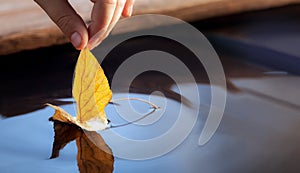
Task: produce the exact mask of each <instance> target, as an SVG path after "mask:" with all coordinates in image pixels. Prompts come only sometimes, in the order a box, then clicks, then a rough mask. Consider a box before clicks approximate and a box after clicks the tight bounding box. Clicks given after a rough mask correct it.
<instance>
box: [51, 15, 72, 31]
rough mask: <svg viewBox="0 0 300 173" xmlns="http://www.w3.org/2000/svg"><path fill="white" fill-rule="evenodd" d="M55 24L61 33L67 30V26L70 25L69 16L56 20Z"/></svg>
mask: <svg viewBox="0 0 300 173" xmlns="http://www.w3.org/2000/svg"><path fill="white" fill-rule="evenodd" d="M55 23H56V24H57V25H58V26H59V27H60V28H61V30H62V31H63V32H66V31H67V30H68V26H69V25H70V23H71V16H70V15H63V16H59V17H57V18H56V20H55Z"/></svg>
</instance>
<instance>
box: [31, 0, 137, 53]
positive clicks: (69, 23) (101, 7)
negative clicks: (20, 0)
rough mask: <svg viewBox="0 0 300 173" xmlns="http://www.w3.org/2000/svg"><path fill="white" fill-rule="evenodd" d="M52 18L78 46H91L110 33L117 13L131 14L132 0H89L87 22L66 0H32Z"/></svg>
mask: <svg viewBox="0 0 300 173" xmlns="http://www.w3.org/2000/svg"><path fill="white" fill-rule="evenodd" d="M34 1H35V2H36V3H37V4H39V6H40V7H41V8H42V9H43V10H44V11H45V12H46V13H47V14H48V16H49V17H50V18H51V19H52V20H53V22H54V23H55V24H56V25H57V26H58V27H59V28H60V29H61V31H62V32H63V33H64V34H65V35H66V36H67V37H68V38H69V39H70V41H71V43H72V44H73V46H74V47H75V48H76V49H78V50H81V49H83V48H85V47H87V48H88V49H93V48H94V47H96V46H97V45H99V44H100V43H101V42H102V41H103V40H104V39H105V38H106V37H107V36H108V34H109V33H110V31H111V30H112V29H113V27H114V26H115V24H116V23H117V22H118V20H119V19H120V17H121V16H123V17H129V16H131V14H132V8H133V4H134V0H91V1H92V2H93V3H94V6H93V9H92V12H91V23H90V25H89V26H86V24H85V22H84V21H83V19H82V18H81V17H80V16H79V15H78V14H77V12H76V11H75V10H74V9H73V7H72V6H71V5H70V4H69V2H68V1H67V0H50V1H49V0H34Z"/></svg>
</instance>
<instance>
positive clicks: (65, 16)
mask: <svg viewBox="0 0 300 173" xmlns="http://www.w3.org/2000/svg"><path fill="white" fill-rule="evenodd" d="M35 2H37V3H38V4H39V5H40V6H41V8H43V9H44V10H45V12H46V13H47V14H48V15H49V17H50V18H51V19H52V20H53V22H54V23H55V24H56V25H57V26H58V27H59V28H60V29H61V31H62V32H63V33H64V34H65V35H66V36H67V37H68V38H69V39H70V41H71V42H72V44H73V45H74V47H75V48H76V49H83V48H84V47H85V46H86V45H87V42H88V32H87V27H86V25H85V23H84V21H83V20H82V18H81V17H80V16H79V15H78V14H77V13H76V12H75V10H74V9H73V8H72V6H71V5H70V4H69V3H68V1H65V0H51V1H47V0H35Z"/></svg>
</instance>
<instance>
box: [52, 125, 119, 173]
mask: <svg viewBox="0 0 300 173" xmlns="http://www.w3.org/2000/svg"><path fill="white" fill-rule="evenodd" d="M53 128H54V132H55V135H54V142H53V148H52V154H51V157H50V158H51V159H54V158H57V157H58V156H59V152H60V150H62V149H63V148H64V147H65V146H66V145H67V144H68V143H70V142H72V141H73V140H75V141H76V146H77V150H78V152H77V165H78V169H79V171H80V172H81V173H87V172H90V173H111V172H113V167H114V157H113V155H112V151H111V149H110V148H109V147H108V146H107V145H106V144H105V142H104V140H103V139H102V137H101V136H100V135H99V134H98V133H97V132H92V131H91V132H89V131H83V130H82V129H80V128H79V127H77V126H75V125H71V124H66V123H61V122H57V121H54V127H53ZM66 134H67V135H66ZM88 136H89V137H88ZM91 139H92V140H91Z"/></svg>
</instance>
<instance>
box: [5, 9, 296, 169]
mask: <svg viewBox="0 0 300 173" xmlns="http://www.w3.org/2000/svg"><path fill="white" fill-rule="evenodd" d="M288 8H292V9H294V8H295V7H288ZM277 10H279V12H278V13H280V14H282V15H283V14H286V15H289V13H284V12H282V11H281V10H282V9H277ZM275 11H276V10H275ZM287 11H290V10H289V9H288V10H287ZM268 14H269V15H273V14H274V12H273V11H271V12H266V13H263V15H268ZM276 14H277V13H276ZM251 15H253V14H249V15H248V16H246V17H245V16H244V18H241V19H240V20H242V19H245V20H246V19H248V18H247V17H251ZM254 17H256V16H254ZM230 19H231V18H228V20H230ZM289 19H291V21H292V20H293V19H294V18H292V17H290V18H289ZM222 20H224V19H222ZM273 22H275V19H274V20H273ZM285 22H286V21H285ZM212 23H219V21H218V22H215V21H214V20H213V21H211V23H210V24H212ZM292 23H293V22H291V23H290V24H292ZM280 24H281V23H280V21H278V25H280ZM214 25H215V24H214ZM236 25H238V22H237V23H236ZM218 26H219V28H218ZM221 26H222V27H223V28H224V31H226V30H228V27H226V26H223V25H220V24H219V25H217V26H214V27H215V30H217V31H214V30H213V29H210V30H208V31H207V30H205V31H206V34H207V35H208V36H210V38H211V41H212V42H213V43H214V45H215V48H216V49H217V52H218V54H219V55H220V58H221V61H222V64H223V66H224V70H225V74H226V78H227V91H228V93H227V94H228V95H227V102H226V109H225V113H224V116H223V119H222V121H221V124H220V126H219V128H218V130H217V132H216V134H215V135H214V136H213V137H212V139H211V140H210V141H209V142H208V143H207V144H206V145H204V146H199V145H198V139H199V135H200V133H201V131H202V129H203V125H204V122H205V120H206V118H207V114H208V111H209V105H210V101H211V100H210V99H211V98H210V97H211V95H210V92H211V88H210V84H209V81H208V79H207V75H206V73H205V71H204V69H203V68H202V66H201V64H199V62H195V61H194V60H193V59H192V58H186V57H185V58H182V60H183V61H185V63H186V64H187V66H188V67H189V68H190V70H191V71H192V73H193V74H194V76H195V79H196V82H197V86H198V89H199V92H200V98H201V105H200V112H199V115H198V119H197V122H196V124H195V126H194V127H193V130H192V132H191V133H190V135H189V136H188V137H187V138H186V140H184V142H183V143H182V144H180V145H179V146H178V147H177V148H176V149H175V150H172V151H171V152H169V153H167V154H166V155H163V156H160V157H157V158H154V159H150V160H143V161H134V160H126V159H122V158H118V157H114V156H113V155H111V154H109V153H114V151H116V150H117V149H118V148H125V149H126V148H130V147H128V146H124V145H122V144H121V143H115V144H109V145H106V144H105V140H106V138H105V135H104V136H103V138H102V136H101V135H99V134H98V133H96V132H88V133H84V132H83V131H82V130H80V129H78V128H77V127H74V126H70V125H67V124H61V123H57V122H55V123H54V122H51V121H49V120H48V119H49V117H51V116H52V114H53V110H52V109H51V108H49V107H46V106H45V105H44V104H45V103H53V104H56V105H60V106H61V107H62V108H64V109H65V110H66V111H67V112H69V113H71V114H73V115H74V114H75V109H74V105H73V104H72V101H73V100H72V99H71V87H72V75H73V70H74V66H75V63H76V57H77V56H78V52H76V51H74V50H73V49H72V48H71V47H70V46H69V45H63V46H57V47H52V48H44V49H39V50H35V51H28V52H23V53H19V54H14V55H10V56H6V57H0V61H1V63H0V64H1V65H0V66H1V69H0V76H1V86H0V89H1V95H0V114H1V120H0V139H1V140H0V172H51V173H52V172H112V170H113V172H122V173H123V172H154V171H155V172H195V173H198V172H222V173H223V172H249V173H250V172H299V171H300V166H299V164H298V162H299V161H300V155H299V154H300V149H299V147H298V146H299V144H300V133H299V130H300V125H299V124H300V115H299V111H300V92H299V89H298V88H299V86H300V77H299V76H297V74H298V73H297V69H295V68H294V67H295V66H296V65H298V66H300V64H295V63H297V62H298V61H294V59H295V58H300V57H297V55H299V54H297V53H299V49H298V52H296V50H297V49H293V52H291V53H290V54H289V52H290V51H288V50H286V51H285V52H282V51H281V50H279V49H275V48H276V46H278V45H279V44H284V45H286V44H291V45H293V46H294V47H295V46H296V45H294V44H295V42H297V41H298V40H293V41H291V39H282V37H279V36H278V37H275V36H276V35H275V36H274V35H273V37H272V40H273V42H271V41H270V44H271V43H276V46H275V47H272V46H270V47H271V48H274V49H271V48H270V47H268V48H265V47H264V46H259V47H258V49H255V50H256V51H249V50H252V49H253V45H256V44H254V43H256V42H255V40H256V38H255V39H253V40H254V41H253V42H251V43H249V44H243V43H244V42H242V41H241V40H240V39H237V38H236V36H235V35H234V34H228V33H227V36H228V37H229V38H231V40H225V42H224V39H223V37H221V36H220V31H219V30H221ZM276 26H277V25H276ZM280 26H281V27H280V28H279V29H280V30H281V31H282V32H284V28H285V27H283V26H282V25H280ZM295 26H299V25H296V24H295ZM251 27H252V26H251ZM265 27H266V26H265ZM200 28H201V27H200ZM248 28H249V27H248ZM259 28H260V27H259V26H257V29H256V30H259ZM282 28H283V29H282ZM289 28H291V26H290V25H288V28H287V30H289ZM243 29H245V28H244V27H238V26H237V27H236V28H235V30H243ZM264 29H265V28H264ZM264 29H263V30H264ZM269 29H270V30H271V29H276V27H275V28H274V27H273V25H272V27H271V28H269ZM263 30H262V31H263ZM262 31H261V32H262ZM274 32H275V31H274ZM223 33H224V32H223ZM267 33H268V32H265V35H266V34H267ZM297 33H298V34H299V32H297ZM286 34H288V33H286ZM293 35H294V33H291V35H290V36H293ZM248 38H250V39H251V38H252V37H251V34H250V35H248V36H247V37H246V39H248ZM266 38H267V37H266ZM149 40H152V41H153V43H154V42H155V43H159V44H162V45H165V42H164V41H165V40H156V38H152V37H148V38H139V39H135V40H131V41H129V42H128V44H126V45H124V46H123V47H122V46H121V47H120V48H119V49H118V51H117V52H115V53H114V52H113V53H111V54H110V55H109V56H110V57H108V58H106V59H105V61H104V62H103V63H102V66H103V68H104V70H105V73H106V74H107V76H108V77H109V80H110V79H111V77H112V76H113V74H114V70H115V69H116V68H117V67H118V65H119V64H120V63H122V62H123V60H124V58H126V56H125V55H126V54H128V55H129V54H131V53H132V51H133V50H134V49H135V48H136V47H138V46H137V45H139V46H141V47H143V48H144V47H147V46H149V45H150V47H151V45H153V44H151V42H150V43H149ZM232 40H233V41H235V42H233V41H232ZM274 40H275V41H274ZM265 42H267V41H265ZM224 43H225V44H224ZM233 43H234V44H233ZM238 43H241V45H243V46H241V47H238V48H236V49H234V46H233V47H230V46H228V45H235V44H238ZM252 43H253V44H252ZM259 43H261V42H259ZM168 44H169V48H170V47H171V48H172V46H173V45H172V43H168ZM225 45H227V46H225ZM175 47H176V46H175ZM224 47H226V49H225V48H224ZM171 48H170V49H171ZM96 52H97V51H96ZM265 52H267V54H265ZM274 52H279V54H280V53H281V54H280V57H281V59H284V60H285V61H281V59H279V58H278V57H276V58H277V59H274V60H273V62H272V63H273V64H276V66H275V67H274V66H272V64H268V63H264V62H262V61H259V59H261V58H263V56H265V55H270V54H274ZM295 52H296V53H295ZM178 53H179V56H180V55H181V53H182V52H180V51H179V52H178ZM120 55H123V56H120ZM182 55H186V54H182ZM96 56H97V54H96ZM291 56H292V57H291ZM267 58H270V57H267ZM245 59H247V61H246V60H245ZM291 59H292V60H291ZM249 60H250V61H249ZM277 60H278V61H277ZM296 60H297V59H296ZM276 61H277V63H276ZM290 67H291V68H290ZM298 72H299V71H298ZM183 77H184V76H183ZM189 84H190V83H189V81H185V82H183V83H178V84H177V86H176V85H175V83H174V81H173V80H172V79H171V78H170V77H168V76H166V75H164V74H162V73H159V72H153V71H152V72H146V73H143V74H141V75H139V76H138V77H137V78H136V79H135V80H134V81H133V83H132V86H131V96H132V97H139V98H147V96H148V95H149V94H151V93H152V92H153V91H160V92H162V93H164V95H165V96H166V97H167V100H166V102H167V103H168V107H167V108H165V109H160V110H158V111H157V112H156V113H159V111H163V110H164V111H165V113H164V115H166V116H164V117H155V116H156V114H155V113H154V114H152V117H153V118H154V119H155V118H157V119H159V121H157V122H156V123H155V124H154V125H151V126H136V125H128V126H124V127H120V128H116V129H114V130H115V131H117V132H118V133H121V134H123V135H125V136H127V137H130V138H134V139H143V138H150V137H155V136H157V135H158V134H160V133H162V132H164V131H166V130H168V128H170V126H171V125H172V124H173V123H174V121H175V120H176V118H177V116H178V111H179V105H180V102H183V103H184V104H185V103H186V104H187V103H188V101H189V98H187V97H185V96H182V97H183V98H184V99H181V95H180V94H179V93H178V92H177V87H178V86H183V87H187V88H188V87H189ZM222 90H226V89H225V88H222ZM113 92H114V95H121V94H122V93H123V92H124V88H122V85H120V87H118V88H117V89H116V90H115V91H113ZM161 101H162V98H161V97H159V96H154V98H153V102H155V103H158V104H160V103H161ZM132 104H133V106H134V107H136V108H137V109H138V111H140V112H142V113H147V112H148V106H147V105H145V104H142V103H138V102H133V103H132ZM106 111H107V116H108V118H109V119H110V120H111V121H112V122H113V123H115V124H122V123H124V120H122V119H120V118H118V117H117V116H116V115H117V113H116V111H115V110H114V109H113V105H108V106H107V108H106ZM149 117H150V116H149ZM187 118H188V117H187ZM87 135H90V136H93V139H95V140H96V141H97V144H98V146H99V145H100V146H102V147H101V149H99V148H98V147H97V146H96V145H95V143H93V142H91V141H90V138H88V137H87ZM158 147H159V146H158ZM103 150H105V151H106V152H103ZM128 152H131V153H134V152H136V150H132V149H131V150H130V151H128ZM50 157H52V159H50Z"/></svg>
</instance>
